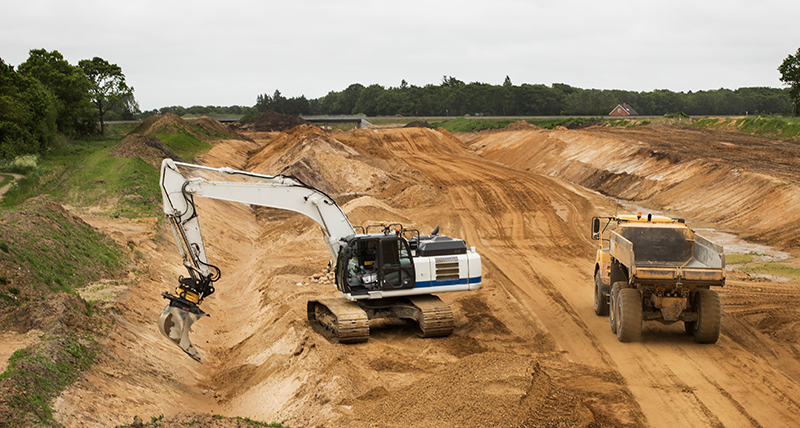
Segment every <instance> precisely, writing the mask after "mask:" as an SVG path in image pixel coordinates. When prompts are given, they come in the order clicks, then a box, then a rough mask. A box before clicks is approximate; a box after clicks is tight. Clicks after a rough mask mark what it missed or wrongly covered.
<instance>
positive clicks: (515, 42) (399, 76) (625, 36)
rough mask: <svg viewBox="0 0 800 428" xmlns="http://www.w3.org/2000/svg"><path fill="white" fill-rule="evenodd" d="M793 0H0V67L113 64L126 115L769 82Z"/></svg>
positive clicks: (786, 37) (797, 37)
mask: <svg viewBox="0 0 800 428" xmlns="http://www.w3.org/2000/svg"><path fill="white" fill-rule="evenodd" d="M798 17H800V1H797V0H780V1H777V0H762V1H759V2H752V1H748V2H745V1H740V0H726V1H717V0H713V1H709V0H691V1H688V0H673V1H670V2H666V1H648V0H630V1H627V0H626V1H613V0H612V1H597V0H573V1H569V0H551V1H547V2H545V1H510V0H494V1H482V2H478V1H473V0H463V1H459V2H455V1H450V2H444V1H436V0H428V1H403V2H389V1H375V0H373V1H360V0H349V1H334V0H313V1H311V0H309V1H304V0H284V1H280V2H278V1H257V0H226V1H214V2H212V1H203V0H195V1H173V0H159V1H155V0H129V1H108V0H105V1H100V0H86V1H84V0H73V1H64V0H0V58H2V59H3V60H4V61H5V62H6V63H7V64H12V65H14V66H17V65H19V64H20V63H22V62H24V61H25V60H26V59H27V58H28V54H29V51H30V50H31V49H40V48H44V49H46V50H48V51H53V50H57V51H59V52H60V53H61V54H62V55H63V56H64V58H65V59H66V60H67V61H69V62H70V63H71V64H73V65H77V63H78V61H79V60H81V59H91V58H92V57H95V56H99V57H101V58H103V59H105V60H107V61H109V62H111V63H114V64H117V65H119V66H120V67H122V70H123V73H124V74H125V76H126V79H127V82H128V84H129V85H131V86H133V87H134V88H135V93H134V94H135V96H136V99H137V100H138V101H139V104H140V107H141V109H142V110H151V109H154V108H160V107H165V106H171V105H182V106H184V107H190V106H193V105H203V106H205V105H222V106H228V105H245V106H252V105H254V104H255V102H256V96H257V95H258V94H270V95H272V94H273V93H274V92H275V90H276V89H278V90H280V91H281V93H282V94H283V95H284V96H286V97H298V96H300V95H305V96H306V98H309V99H311V98H319V97H321V96H324V95H325V94H327V93H328V92H329V91H341V90H343V89H345V88H347V87H348V86H349V85H351V84H353V83H361V84H363V85H365V86H368V85H370V84H373V83H377V84H379V85H381V86H384V87H389V86H399V85H400V82H401V81H402V80H403V79H405V80H406V81H407V82H408V83H409V84H412V85H418V86H424V85H426V84H435V85H438V84H440V83H441V81H442V76H445V75H447V76H453V77H456V78H457V79H459V80H462V81H464V82H467V83H469V82H483V83H489V84H496V85H497V84H501V83H503V79H504V78H505V76H506V75H508V76H509V77H510V78H511V82H512V83H513V84H515V85H520V84H522V83H531V84H545V85H548V86H550V85H552V84H553V83H566V84H568V85H571V86H575V87H579V88H586V89H588V88H597V89H625V90H631V91H652V90H654V89H669V90H671V91H676V92H678V91H689V90H692V91H698V90H709V89H719V88H729V89H736V88H740V87H749V86H769V87H776V88H777V87H783V86H782V84H781V82H780V81H779V80H778V78H779V77H780V74H779V73H778V71H777V68H778V66H779V65H780V64H781V62H782V61H783V60H784V58H786V57H787V56H788V55H790V54H794V53H796V52H797V50H798V48H800V26H798V24H797V22H798Z"/></svg>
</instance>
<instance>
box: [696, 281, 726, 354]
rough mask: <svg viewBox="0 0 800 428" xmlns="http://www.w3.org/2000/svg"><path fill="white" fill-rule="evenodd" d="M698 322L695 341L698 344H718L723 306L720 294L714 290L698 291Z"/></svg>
mask: <svg viewBox="0 0 800 428" xmlns="http://www.w3.org/2000/svg"><path fill="white" fill-rule="evenodd" d="M694 303H695V307H696V308H697V309H696V310H697V321H696V322H695V325H694V341H695V342H697V343H716V342H717V339H719V328H720V319H721V318H722V305H721V304H720V301H719V294H717V292H716V291H713V290H697V295H696V296H695V302H694Z"/></svg>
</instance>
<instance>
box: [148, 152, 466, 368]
mask: <svg viewBox="0 0 800 428" xmlns="http://www.w3.org/2000/svg"><path fill="white" fill-rule="evenodd" d="M179 167H183V168H187V169H192V170H194V171H197V172H198V175H208V173H215V174H217V175H220V174H221V175H223V176H226V177H230V180H224V181H215V180H209V179H207V178H203V177H199V176H197V177H192V178H188V179H187V178H186V177H184V175H183V174H182V173H181V171H180V170H179V169H178V168H179ZM160 185H161V194H162V198H163V203H164V214H165V215H166V217H167V220H168V222H169V224H170V227H171V228H172V232H173V235H174V237H175V242H176V244H177V246H178V250H179V252H180V255H181V258H182V259H183V265H184V266H185V267H186V270H187V272H188V274H189V276H188V277H180V278H179V279H178V286H177V287H176V288H175V290H174V294H173V293H170V292H164V293H162V296H163V297H164V298H165V299H168V300H169V301H170V303H169V304H168V306H167V307H166V308H164V311H163V312H162V314H161V316H160V317H159V321H158V326H159V330H160V331H161V333H162V334H163V335H164V336H166V337H167V338H169V339H170V340H171V341H173V342H174V343H175V344H176V345H178V346H179V347H180V348H181V349H182V350H183V351H184V352H186V353H187V354H188V355H190V356H191V357H192V358H194V359H196V360H198V361H200V355H199V353H198V352H197V350H196V349H195V348H194V346H192V343H191V341H190V340H189V332H190V331H191V326H192V324H194V323H195V322H196V321H197V320H199V319H200V318H202V317H204V316H207V314H206V313H205V312H203V311H202V310H201V309H200V305H201V304H202V303H203V299H205V298H207V297H208V296H210V295H211V294H213V293H214V291H215V288H214V283H215V282H216V281H217V280H219V279H220V277H221V273H220V269H219V268H217V267H216V266H214V265H212V264H210V263H209V261H208V255H207V254H206V249H205V244H204V242H203V236H202V234H201V232H200V222H199V219H198V214H197V211H196V207H195V203H194V197H195V196H200V197H205V198H211V199H219V200H223V201H230V202H239V203H243V204H249V205H260V206H265V207H271V208H278V209H284V210H289V211H294V212H297V213H300V214H303V215H305V216H307V217H309V218H311V219H313V220H314V221H315V222H317V224H319V226H320V229H321V230H322V235H323V241H324V242H325V244H326V246H327V247H328V250H329V252H330V254H331V260H336V266H335V271H336V288H337V289H338V290H339V293H340V295H341V297H343V298H344V299H322V300H314V301H310V302H308V319H309V321H311V322H312V323H315V324H319V325H321V326H323V327H325V328H326V329H327V330H328V331H329V332H332V333H333V336H334V337H336V338H337V339H338V340H339V341H341V342H343V343H345V342H361V341H365V340H367V338H368V335H369V319H372V318H385V317H395V318H406V319H411V320H414V321H416V322H417V323H418V325H419V327H420V331H421V335H422V336H423V337H434V336H446V335H448V334H450V332H452V330H453V315H452V311H451V310H450V307H449V306H448V305H447V304H446V303H444V302H442V301H441V300H440V299H439V298H438V297H436V296H433V295H431V293H442V292H450V291H467V290H476V289H478V288H480V284H481V263H480V256H479V255H478V254H477V253H476V252H475V248H474V247H470V248H467V247H466V244H465V243H464V241H462V240H459V239H453V238H449V237H447V236H443V235H438V227H437V228H436V229H435V230H434V231H433V232H432V233H431V235H425V236H421V235H420V234H419V232H418V231H415V230H414V231H413V232H416V236H412V237H411V238H409V239H406V237H405V234H406V233H411V232H412V231H411V230H406V229H404V228H403V227H402V225H393V226H398V227H395V228H394V229H392V228H390V227H389V226H383V225H381V226H380V232H378V233H368V231H369V229H370V227H373V226H368V227H367V228H366V229H362V232H363V233H356V230H355V229H354V228H353V226H352V224H350V221H349V220H348V218H347V216H346V215H345V213H344V211H342V209H341V207H339V205H337V204H336V202H335V201H334V200H333V199H331V198H330V197H329V196H328V195H326V194H325V193H324V192H322V191H320V190H319V189H316V188H314V187H311V186H308V185H306V184H304V183H302V182H301V181H300V180H298V179H296V178H294V177H288V176H281V175H278V176H269V175H263V174H256V173H252V172H246V171H237V170H234V169H231V168H210V167H206V166H201V165H193V164H187V163H181V162H175V161H173V160H172V159H164V161H163V162H162V164H161V179H160Z"/></svg>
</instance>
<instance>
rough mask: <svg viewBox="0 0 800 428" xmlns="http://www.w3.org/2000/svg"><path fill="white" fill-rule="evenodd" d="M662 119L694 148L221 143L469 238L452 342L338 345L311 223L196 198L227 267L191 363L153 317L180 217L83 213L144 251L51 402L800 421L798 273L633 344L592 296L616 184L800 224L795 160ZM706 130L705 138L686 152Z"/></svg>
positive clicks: (120, 418)
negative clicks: (158, 220) (754, 156)
mask: <svg viewBox="0 0 800 428" xmlns="http://www.w3.org/2000/svg"><path fill="white" fill-rule="evenodd" d="M661 132H667V131H664V130H659V129H655V130H653V131H652V133H653V135H660V134H659V133H661ZM668 132H674V133H676V134H678V135H680V136H681V138H683V140H681V141H684V142H683V143H681V144H683V145H677V146H676V147H675V148H671V146H670V144H669V143H668V142H664V139H657V138H655V137H654V138H651V140H652V141H650V140H648V139H647V138H646V135H645V136H642V135H641V134H637V135H635V136H634V137H630V136H629V135H628V134H626V133H625V132H624V130H619V131H613V132H612V131H608V130H606V129H594V128H588V129H584V130H572V131H566V130H556V131H546V130H541V129H538V128H530V127H522V126H517V127H515V128H512V129H511V130H507V131H501V132H487V133H482V134H480V135H477V136H470V137H469V139H467V138H464V141H469V144H465V143H464V142H462V141H461V140H459V139H458V138H457V136H454V135H451V134H449V133H447V132H446V131H443V130H432V129H426V128H403V129H382V130H371V129H365V130H356V131H352V132H349V133H344V134H337V135H335V136H332V135H330V134H326V133H324V132H322V131H320V130H318V129H316V128H313V127H308V126H301V127H299V128H295V129H293V130H290V131H287V132H281V133H272V134H263V133H252V134H246V135H247V136H248V137H249V138H250V139H251V140H252V141H247V140H244V139H243V140H225V141H222V142H220V143H218V144H217V145H216V146H215V147H214V148H213V149H212V150H211V152H209V153H208V154H207V155H206V156H205V157H204V159H203V162H206V163H207V164H209V165H211V166H232V167H234V168H239V169H248V170H253V171H255V172H259V173H267V174H277V173H281V172H290V173H292V174H294V175H297V176H298V177H301V176H302V177H303V179H304V181H307V182H308V184H313V185H317V186H320V187H325V188H326V189H327V191H328V192H330V195H331V196H332V197H333V198H334V199H335V200H337V201H339V202H340V204H342V206H343V209H344V211H345V212H346V213H347V214H348V216H349V217H350V220H351V222H352V223H353V224H375V223H378V222H381V221H384V222H402V223H403V224H405V225H407V226H408V227H413V228H417V229H419V230H421V231H428V230H431V229H433V228H434V227H435V226H437V225H439V226H440V228H441V230H442V232H443V233H445V234H447V235H449V236H452V237H458V238H462V239H465V240H466V241H467V245H469V246H475V247H476V248H477V250H478V252H479V253H480V254H481V256H482V259H483V287H482V289H481V290H479V291H475V292H464V293H446V294H441V295H440V297H441V298H442V299H443V300H444V301H445V302H447V303H448V304H450V305H451V307H452V309H453V313H454V317H455V329H454V332H453V334H452V335H451V336H449V337H444V338H430V339H423V338H419V337H418V336H417V335H416V334H415V332H414V331H413V330H412V329H410V328H409V327H408V326H406V325H404V324H403V323H399V322H383V323H379V324H377V325H376V326H375V328H374V329H373V328H371V333H370V339H369V341H368V342H366V343H361V344H354V345H341V344H336V343H332V342H329V341H328V340H326V339H325V338H323V337H321V336H320V335H319V334H317V333H316V332H315V331H314V329H313V328H312V327H311V326H310V325H309V324H308V322H307V321H306V314H305V311H306V302H307V301H308V300H309V299H321V298H332V297H336V296H337V293H336V291H335V288H334V287H333V285H332V284H330V283H329V282H326V280H325V279H324V278H325V273H326V265H327V262H328V259H329V257H330V256H329V254H328V252H327V249H326V247H325V245H324V244H323V242H322V240H321V233H320V231H319V228H318V227H317V226H316V224H315V223H314V222H313V221H311V220H309V219H307V218H305V217H303V216H301V215H297V214H292V213H287V212H282V211H276V210H268V209H258V210H255V209H253V208H251V207H249V206H244V205H240V204H233V203H226V202H220V201H212V200H202V199H200V198H198V199H197V206H198V212H199V213H200V216H201V220H200V221H201V224H202V227H203V234H204V237H205V239H206V242H207V245H208V252H209V258H210V259H211V260H213V262H214V264H216V265H217V266H219V267H221V268H222V270H223V278H222V280H221V281H219V282H218V283H217V293H216V294H215V295H213V296H212V297H210V298H209V299H208V300H207V301H206V303H204V310H205V311H206V312H208V313H210V314H211V317H210V318H207V319H204V320H201V321H199V322H197V323H196V324H195V325H194V332H193V333H192V339H193V342H194V343H195V346H196V347H197V348H198V350H199V352H200V353H201V354H203V358H204V362H203V363H202V364H199V363H196V362H195V361H193V360H191V359H190V358H188V357H187V356H186V355H184V354H183V352H182V351H180V350H179V349H178V348H177V347H174V346H173V345H172V344H171V343H169V342H168V341H166V340H165V339H163V338H162V337H161V336H160V335H159V333H158V331H157V329H156V328H155V320H156V319H157V318H158V315H159V314H160V312H161V309H162V308H163V306H164V305H165V301H163V300H162V299H161V298H160V293H161V291H164V290H168V289H169V288H170V287H174V284H175V281H176V278H177V276H178V275H180V274H183V273H184V272H182V271H183V269H182V267H181V265H180V258H179V256H178V254H177V251H176V249H175V248H174V242H172V237H171V236H170V235H169V232H168V231H167V230H166V229H163V228H162V229H161V230H158V231H157V234H156V237H155V239H144V240H142V239H138V240H137V239H136V237H137V235H138V234H139V233H140V232H139V231H138V230H137V229H136V228H134V227H133V225H129V224H125V223H124V222H120V221H114V220H113V219H107V218H97V217H91V218H88V217H87V221H88V222H90V223H91V224H93V225H94V226H95V227H97V228H99V229H101V230H106V231H109V232H112V231H113V232H114V233H117V234H118V236H122V238H123V239H124V240H125V241H126V242H127V241H131V242H134V243H135V245H136V249H137V251H139V252H140V253H141V254H142V256H143V257H144V258H145V259H146V260H147V263H146V267H145V268H144V269H143V271H142V272H141V273H140V275H139V276H138V278H137V283H136V285H135V287H132V288H131V289H130V290H129V291H128V293H127V294H126V295H124V296H123V297H121V298H120V303H119V305H120V307H121V308H122V311H121V314H120V317H119V319H120V324H119V326H118V327H117V328H116V329H115V330H114V333H112V335H111V336H110V337H109V338H108V339H107V340H105V341H104V343H103V344H104V345H105V346H106V347H107V348H108V350H109V351H108V353H107V356H106V357H104V358H103V359H102V361H100V362H99V363H98V364H97V365H96V366H95V368H94V369H93V370H92V371H91V372H90V373H89V374H88V375H87V376H86V377H85V379H83V380H80V381H79V382H77V383H76V384H74V385H73V386H72V387H70V388H69V389H68V390H67V391H65V392H64V393H63V394H62V396H61V397H59V399H58V401H57V403H56V412H57V415H58V420H59V421H60V422H61V423H63V424H64V425H66V426H70V427H72V426H87V427H93V426H96V427H100V426H113V425H115V424H122V423H131V422H132V421H133V417H134V416H136V415H138V416H139V417H141V418H142V419H143V420H148V418H149V417H151V416H157V415H162V414H163V415H165V422H166V423H168V424H169V423H173V424H175V425H173V426H178V424H183V423H187V420H188V419H187V416H186V414H187V413H193V412H197V413H205V414H212V415H214V414H219V415H223V416H231V417H233V416H241V417H248V418H251V419H256V420H263V421H282V422H283V423H284V424H286V425H288V426H292V427H304V426H354V427H358V426H364V427H366V426H371V427H375V426H378V427H383V426H385V427H390V426H409V425H415V426H436V427H456V426H523V427H524V426H531V427H533V426H570V427H589V426H626V427H644V426H652V427H661V426H663V427H673V426H692V427H701V426H710V425H711V426H713V425H718V426H739V425H761V426H769V425H774V424H778V425H784V426H788V425H792V424H795V423H796V421H797V420H798V419H800V403H798V399H797V394H796V391H798V390H800V361H799V359H800V347H799V346H800V345H798V343H797V339H796V338H797V337H798V335H797V333H798V325H797V322H796V321H795V320H796V319H797V318H796V316H797V315H798V311H797V309H796V307H797V303H800V297H798V293H797V290H796V284H795V283H781V284H777V283H772V282H768V281H753V280H750V279H749V278H747V277H746V276H745V275H743V274H737V273H729V282H728V285H727V286H726V287H725V289H724V290H723V291H722V297H723V313H724V315H723V321H722V336H721V338H720V341H719V342H718V343H717V344H716V345H706V346H701V345H697V344H695V343H694V342H693V340H692V339H691V337H690V336H687V335H685V334H684V333H683V331H682V330H683V329H682V326H662V325H658V324H656V325H651V324H647V323H645V329H644V331H643V335H642V337H643V339H642V342H641V343H635V344H620V343H619V342H617V340H616V337H615V336H613V335H612V334H611V333H610V330H609V327H608V320H607V318H601V317H597V316H596V315H595V314H594V312H593V310H592V278H591V265H592V260H593V257H594V245H595V241H592V240H591V239H590V237H589V223H590V218H591V217H592V216H593V215H609V214H613V212H614V210H615V209H616V203H615V202H614V201H613V200H611V199H609V198H608V197H606V196H604V195H609V196H613V197H616V198H625V199H631V200H635V201H639V202H642V203H645V204H650V205H652V206H654V207H658V208H663V209H665V210H668V211H674V212H680V213H686V214H687V215H686V217H687V218H689V219H690V220H691V219H693V218H696V219H697V220H696V221H697V222H704V223H708V224H713V225H716V226H718V227H720V228H721V229H725V230H734V231H737V232H740V233H742V234H743V235H745V236H750V237H752V238H753V239H756V240H760V241H764V242H770V243H771V244H772V245H777V246H785V247H787V248H789V247H791V244H792V243H793V242H795V240H796V239H797V238H796V232H795V229H794V228H793V227H792V222H794V220H795V218H794V217H795V216H796V215H797V214H796V213H797V212H798V210H797V209H796V208H797V207H796V206H795V205H796V204H797V203H796V202H794V199H793V198H790V196H792V195H794V191H795V189H794V187H795V186H793V185H779V184H777V183H775V181H779V180H789V179H792V178H795V176H793V175H792V174H793V173H792V172H791V171H789V170H787V169H781V170H780V171H779V172H780V174H776V175H777V176H775V175H769V171H768V170H766V169H765V168H766V166H764V165H767V164H766V163H763V164H762V163H759V162H755V161H754V162H753V163H745V162H744V161H742V159H747V158H748V156H745V155H742V156H743V157H742V158H741V159H739V158H737V162H739V163H737V164H736V165H737V166H736V168H735V171H734V168H731V167H730V163H731V162H732V161H731V160H729V159H728V158H726V157H725V155H726V153H725V152H724V151H723V152H722V153H718V156H717V157H716V158H712V157H710V156H708V155H707V154H708V153H712V152H714V150H716V151H717V152H718V151H719V149H718V148H714V147H717V146H718V145H716V146H715V145H713V144H711V143H708V144H706V142H705V140H704V138H706V136H705V135H700V136H697V135H694V134H689V135H688V136H687V135H684V134H682V132H683V131H681V130H670V131H668ZM701 143H702V144H706V145H708V146H709V148H708V149H707V150H708V152H700V153H697V154H694V151H693V150H692V149H691V147H694V146H692V144H694V145H697V144H701ZM736 144H739V145H740V147H742V146H746V145H747V144H745V143H742V142H739V143H736ZM775 144H779V143H775ZM786 146H787V147H785V149H786V150H791V148H789V147H788V145H786ZM782 147H783V146H782ZM717 152H714V153H717ZM715 165H716V166H715ZM582 186H585V187H582ZM731 186H735V187H734V188H735V189H737V190H736V191H735V192H732V191H731ZM768 206H771V207H773V211H772V212H771V213H770V215H767V214H766V213H763V214H762V211H763V210H764V209H765V208H766V207H768ZM776 210H778V211H776Z"/></svg>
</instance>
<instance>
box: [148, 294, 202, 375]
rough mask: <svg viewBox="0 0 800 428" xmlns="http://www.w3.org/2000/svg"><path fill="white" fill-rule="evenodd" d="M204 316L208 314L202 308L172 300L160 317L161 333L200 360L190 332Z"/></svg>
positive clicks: (159, 326) (159, 327)
mask: <svg viewBox="0 0 800 428" xmlns="http://www.w3.org/2000/svg"><path fill="white" fill-rule="evenodd" d="M164 294H168V293H164ZM165 297H166V296H165ZM173 297H174V296H173ZM176 303H177V304H176ZM204 316H208V314H206V313H205V312H203V311H202V310H200V308H198V307H197V306H196V305H181V304H180V303H179V302H176V301H175V300H172V302H170V304H169V305H167V307H166V308H164V311H163V312H161V316H160V317H159V318H158V329H159V330H160V331H161V334H163V335H164V336H165V337H167V338H168V339H169V340H171V341H172V342H173V343H175V344H176V345H178V346H179V347H180V348H181V349H182V350H183V352H186V353H187V354H189V356H190V357H192V358H194V359H195V360H197V361H200V354H199V353H198V352H197V350H196V349H194V346H192V341H191V340H189V332H190V331H192V324H194V322H195V321H197V320H199V319H200V318H202V317H204Z"/></svg>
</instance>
